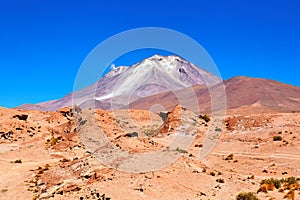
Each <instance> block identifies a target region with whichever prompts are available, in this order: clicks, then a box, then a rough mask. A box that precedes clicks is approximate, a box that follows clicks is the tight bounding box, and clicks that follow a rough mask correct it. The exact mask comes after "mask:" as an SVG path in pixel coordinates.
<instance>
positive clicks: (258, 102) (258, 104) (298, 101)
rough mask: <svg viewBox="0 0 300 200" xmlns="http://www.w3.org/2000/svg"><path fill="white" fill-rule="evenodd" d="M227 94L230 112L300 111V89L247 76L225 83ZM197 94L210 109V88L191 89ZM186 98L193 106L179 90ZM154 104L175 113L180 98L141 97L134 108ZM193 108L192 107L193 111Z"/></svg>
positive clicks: (202, 106)
mask: <svg viewBox="0 0 300 200" xmlns="http://www.w3.org/2000/svg"><path fill="white" fill-rule="evenodd" d="M224 86H225V92H226V101H227V104H226V108H227V110H240V111H241V112H242V111H245V112H264V111H265V112H270V111H275V112H293V111H296V112H299V111H300V87H296V86H292V85H288V84H285V83H281V82H277V81H273V80H267V79H262V78H250V77H244V76H238V77H233V78H231V79H228V80H226V81H224V85H222V84H220V85H216V87H224ZM192 88H193V90H194V91H195V93H196V95H197V100H198V104H199V108H200V110H201V111H202V112H209V111H210V109H211V95H210V91H209V89H208V88H207V87H203V86H199V85H196V86H192ZM176 93H182V94H185V95H181V96H183V97H184V98H182V99H180V101H181V102H180V103H181V104H184V105H187V106H188V105H192V103H191V102H190V101H191V99H192V98H191V96H189V95H190V94H189V93H188V92H186V90H184V89H183V90H179V91H176ZM152 102H155V103H156V104H160V105H162V106H163V107H164V108H165V109H166V110H172V109H173V108H174V107H175V106H176V105H177V104H179V101H178V99H177V98H176V96H175V95H174V92H164V93H160V94H156V95H153V96H150V97H146V98H141V99H138V100H137V101H135V102H133V103H131V104H130V105H129V107H130V108H131V109H142V110H143V109H149V108H150V107H151V105H152V104H153V103H152ZM191 109H192V108H191Z"/></svg>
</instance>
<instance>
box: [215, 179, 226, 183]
mask: <svg viewBox="0 0 300 200" xmlns="http://www.w3.org/2000/svg"><path fill="white" fill-rule="evenodd" d="M216 182H218V183H225V181H224V179H222V178H218V179H217V180H216Z"/></svg>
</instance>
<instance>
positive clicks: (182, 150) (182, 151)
mask: <svg viewBox="0 0 300 200" xmlns="http://www.w3.org/2000/svg"><path fill="white" fill-rule="evenodd" d="M175 151H177V152H178V153H187V151H186V150H184V149H180V148H179V147H177V148H176V149H175Z"/></svg>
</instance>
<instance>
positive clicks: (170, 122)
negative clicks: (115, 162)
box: [0, 106, 300, 200]
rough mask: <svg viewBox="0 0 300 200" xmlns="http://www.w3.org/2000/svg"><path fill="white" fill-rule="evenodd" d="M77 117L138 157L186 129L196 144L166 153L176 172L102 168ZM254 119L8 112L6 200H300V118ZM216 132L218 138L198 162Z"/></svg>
mask: <svg viewBox="0 0 300 200" xmlns="http://www.w3.org/2000/svg"><path fill="white" fill-rule="evenodd" d="M74 113H84V114H85V116H89V115H91V114H93V116H96V117H95V122H94V123H96V127H98V129H97V131H98V132H97V131H96V129H95V131H94V132H93V133H94V134H96V135H97V134H98V133H100V132H101V134H105V135H106V137H107V140H108V141H110V142H111V143H112V144H113V145H114V148H117V149H120V150H124V151H126V152H129V153H132V154H143V153H149V152H155V151H158V150H160V149H162V148H164V146H166V145H167V144H168V143H169V142H170V140H172V138H174V135H175V134H176V133H178V132H180V131H182V129H183V128H184V130H185V131H186V132H188V134H191V135H193V136H194V140H193V142H192V144H191V145H190V146H189V148H187V149H181V148H175V147H174V146H173V147H172V148H169V149H167V150H168V151H169V152H171V153H172V154H174V155H176V156H178V157H179V158H178V159H176V160H175V161H174V162H173V163H172V164H170V165H167V166H164V167H162V168H161V169H157V170H152V171H146V172H138V173H131V172H126V171H122V170H119V169H118V168H117V167H114V166H107V165H105V164H103V163H102V162H101V160H99V159H98V156H97V154H95V153H94V152H93V151H91V148H92V146H91V145H90V144H89V143H86V142H84V141H85V139H86V138H84V137H85V136H82V135H81V134H82V133H84V132H85V131H87V132H88V129H86V128H87V127H84V124H86V123H88V121H87V119H84V118H79V117H78V116H76V115H75V114H74ZM234 113H239V114H234ZM248 113H249V112H247V114H243V112H230V113H229V114H227V116H226V118H225V120H224V122H223V123H222V126H221V127H216V126H215V124H214V122H213V121H212V120H210V118H211V116H209V115H208V116H207V115H199V114H195V113H193V112H191V111H189V110H186V109H185V108H182V107H181V106H176V108H175V109H174V110H172V111H171V112H169V113H168V115H165V116H162V115H159V114H161V113H153V112H149V111H142V110H120V111H113V112H112V111H103V110H87V111H81V110H79V109H78V108H77V109H76V108H63V109H60V110H58V111H56V112H43V111H27V110H18V109H6V108H0V121H1V123H0V199H3V200H6V199H8V200H12V199H16V200H19V199H53V200H54V199H55V200H58V199H79V200H82V199H101V200H102V199H106V200H108V199H112V200H115V199H116V200H127V199H128V200H129V199H150V200H151V199H153V200H154V199H172V200H173V199H174V200H177V199H178V200H183V199H184V200H187V199H189V200H194V199H197V200H200V199H203V200H204V199H211V200H213V199H224V200H230V199H251V198H250V197H249V196H250V195H251V194H250V192H251V193H253V195H256V196H257V198H258V199H269V200H271V199H300V185H299V183H300V181H299V177H300V114H299V113H293V112H290V113H271V112H268V113H259V112H256V113H253V114H248ZM183 126H184V127H183ZM208 130H214V131H215V132H216V133H218V134H217V135H218V136H219V137H218V138H216V139H217V143H216V145H215V147H214V148H213V150H212V151H211V152H210V153H209V154H207V155H206V156H205V157H204V158H203V159H199V154H200V152H201V150H202V149H203V148H204V146H205V142H204V141H205V135H206V133H207V131H208ZM91 144H92V143H91ZM95 148H96V147H95ZM143 162H146V161H142V162H140V164H141V165H142V164H143ZM153 162H155V161H153ZM247 195H248V197H249V198H246V197H245V196H247ZM237 196H238V197H237ZM252 199H255V198H252Z"/></svg>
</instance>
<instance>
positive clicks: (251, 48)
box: [0, 0, 300, 107]
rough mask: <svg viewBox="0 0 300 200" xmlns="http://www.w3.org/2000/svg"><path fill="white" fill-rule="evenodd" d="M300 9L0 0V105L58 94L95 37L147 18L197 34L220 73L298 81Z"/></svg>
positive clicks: (248, 3)
mask: <svg viewBox="0 0 300 200" xmlns="http://www.w3.org/2000/svg"><path fill="white" fill-rule="evenodd" d="M299 11H300V1H298V0H286V1H284V0H280V1H279V0H243V1H241V0H226V1H225V0H219V1H216V0H209V1H208V0H205V1H204V0H203V1H202V0H198V1H197V0H194V1H190V0H184V1H174V0H173V1H171V0H164V1H162V0H151V1H142V0H139V1H138V0H132V1H129V0H128V1H122V0H119V1H116V0H109V1H101V0H87V1H83V0H81V1H79V0H51V1H50V0H43V1H40V0H36V1H32V0H26V1H24V0H22V1H21V0H20V1H16V0H10V1H1V2H0V25H1V26H0V28H1V29H0V66H1V78H0V83H1V88H0V106H5V107H13V106H17V105H20V104H23V103H37V102H41V101H47V100H51V99H57V98H61V97H63V96H64V95H66V94H67V93H69V92H71V91H72V89H73V83H74V79H75V76H76V73H77V70H78V69H79V67H80V65H81V63H82V61H83V60H84V58H85V57H86V56H87V54H88V53H89V52H90V51H91V50H92V49H93V48H94V47H95V46H96V45H97V44H99V43H100V42H101V41H103V40H105V39H107V38H108V37H110V36H112V35H114V34H117V33H119V32H121V31H125V30H127V29H132V28H137V27H147V26H152V27H165V28H170V29H174V30H177V31H180V32H182V33H184V34H187V35H189V36H190V37H192V38H194V39H195V40H197V41H198V42H199V43H200V44H201V45H202V46H203V47H204V48H205V49H206V50H207V51H208V53H209V54H210V55H211V57H212V58H213V60H214V61H215V63H216V64H217V66H218V68H219V70H220V72H221V75H222V77H223V79H228V78H230V77H233V76H237V75H245V76H252V77H264V78H269V79H275V80H278V81H281V82H286V83H289V84H293V85H297V86H300V78H299V71H300V69H299V67H300V12H299ZM138 60H139V58H137V61H138ZM131 62H133V61H131ZM134 62H135V61H134ZM123 64H124V65H126V64H128V63H123Z"/></svg>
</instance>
